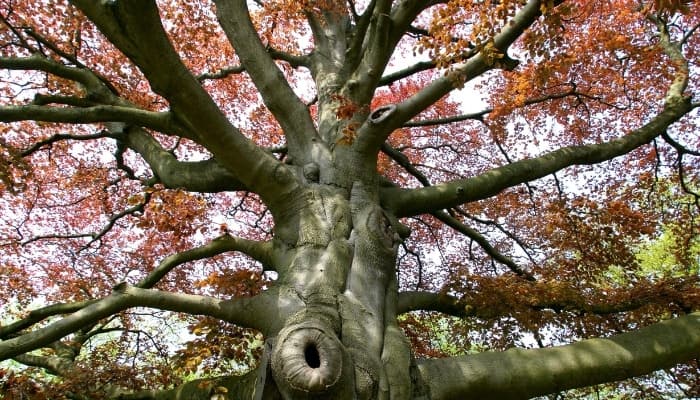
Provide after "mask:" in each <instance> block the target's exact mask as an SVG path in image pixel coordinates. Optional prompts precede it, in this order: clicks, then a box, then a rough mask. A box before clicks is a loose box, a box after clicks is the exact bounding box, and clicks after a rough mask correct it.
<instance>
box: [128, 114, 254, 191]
mask: <svg viewBox="0 0 700 400" xmlns="http://www.w3.org/2000/svg"><path fill="white" fill-rule="evenodd" d="M119 138H120V140H122V141H123V142H124V144H126V145H127V146H128V147H129V148H131V149H132V150H134V151H136V152H137V153H139V154H140V155H141V157H143V159H144V160H145V161H146V162H147V163H148V165H149V166H150V167H151V169H152V170H153V173H154V174H155V175H156V176H157V177H158V179H159V180H160V182H161V183H162V184H163V185H165V186H166V187H169V188H184V189H187V190H189V191H192V192H203V193H217V192H221V191H238V190H247V188H246V187H245V186H244V185H243V184H242V183H241V182H240V180H239V179H238V178H237V177H236V176H234V175H233V174H232V173H231V172H230V171H229V170H228V169H226V168H224V167H223V166H222V165H221V164H220V163H219V162H218V161H217V160H215V159H214V158H210V159H208V160H204V161H193V162H186V161H179V160H178V159H177V157H175V155H173V154H172V153H171V152H169V151H167V150H165V149H164V148H163V147H162V146H161V145H160V143H158V141H157V140H156V139H155V138H153V136H151V135H150V134H149V133H148V132H146V131H145V130H143V129H141V128H137V127H132V128H129V129H127V131H126V132H125V133H124V134H123V135H120V136H119Z"/></svg>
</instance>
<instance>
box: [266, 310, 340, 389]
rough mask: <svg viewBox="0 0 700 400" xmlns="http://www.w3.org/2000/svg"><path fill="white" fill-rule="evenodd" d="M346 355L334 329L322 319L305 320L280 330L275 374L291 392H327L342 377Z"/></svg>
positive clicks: (281, 385) (281, 383)
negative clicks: (325, 324) (321, 320)
mask: <svg viewBox="0 0 700 400" xmlns="http://www.w3.org/2000/svg"><path fill="white" fill-rule="evenodd" d="M345 354H346V353H345V351H344V348H343V345H342V344H341V343H340V340H338V338H337V337H336V335H335V332H333V331H332V330H331V329H329V328H327V327H325V326H324V324H322V323H321V322H320V321H313V320H312V321H304V322H302V323H299V324H294V325H290V326H287V327H286V328H284V329H282V330H281V331H280V333H279V335H278V336H277V342H276V344H275V348H274V349H273V351H272V360H271V363H272V374H273V376H274V378H275V382H276V383H277V386H278V388H279V389H280V390H281V391H282V392H283V393H284V392H287V394H288V395H292V394H302V393H307V394H308V393H318V394H320V393H324V392H328V391H330V390H332V389H337V388H335V386H336V384H338V382H339V381H340V380H341V377H342V376H343V373H344V371H343V364H344V362H345V360H344V359H345V358H346V357H345ZM345 372H346V373H347V372H348V371H345Z"/></svg>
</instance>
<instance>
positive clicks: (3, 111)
mask: <svg viewBox="0 0 700 400" xmlns="http://www.w3.org/2000/svg"><path fill="white" fill-rule="evenodd" d="M170 118H171V115H170V113H167V112H152V111H145V110H139V109H136V108H131V107H122V106H103V105H99V106H93V107H80V108H78V107H48V106H36V105H24V106H2V107H0V121H2V122H15V121H44V122H65V123H73V124H89V123H95V122H110V121H113V122H114V121H119V122H125V123H127V124H132V125H140V126H144V127H147V128H150V129H155V130H157V131H160V132H165V133H169V132H172V131H173V130H174V129H173V125H172V121H171V119H170Z"/></svg>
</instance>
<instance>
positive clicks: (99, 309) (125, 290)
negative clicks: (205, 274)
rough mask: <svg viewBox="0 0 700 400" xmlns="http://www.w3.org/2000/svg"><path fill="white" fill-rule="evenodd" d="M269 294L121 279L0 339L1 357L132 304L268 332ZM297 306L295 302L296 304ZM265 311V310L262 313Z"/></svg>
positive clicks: (34, 346)
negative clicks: (220, 294) (171, 288)
mask: <svg viewBox="0 0 700 400" xmlns="http://www.w3.org/2000/svg"><path fill="white" fill-rule="evenodd" d="M272 296H275V292H274V291H270V290H268V291H267V292H264V293H262V294H261V295H258V296H255V297H251V298H242V299H233V300H219V299H215V298H212V297H207V296H198V295H190V294H178V293H169V292H164V291H159V290H153V289H142V288H138V287H134V286H129V285H127V284H125V283H121V284H119V285H117V286H115V288H114V292H113V293H112V294H111V295H110V296H107V297H105V298H103V299H101V300H99V301H95V302H92V303H89V304H87V305H86V306H85V307H83V308H81V309H80V310H78V311H76V312H74V313H72V314H71V315H69V316H67V317H65V318H62V319H61V320H58V321H56V322H54V323H52V324H50V325H48V326H46V327H44V328H40V329H37V330H34V331H31V332H29V333H26V334H24V335H21V336H17V337H14V338H12V339H7V340H4V341H2V342H0V361H1V360H6V359H8V358H12V357H16V356H18V355H20V354H24V353H26V352H28V351H31V350H34V349H37V348H41V347H44V346H46V345H48V344H50V343H52V342H54V341H56V340H59V339H61V338H62V337H64V336H66V335H69V334H71V333H73V332H77V331H79V330H81V329H82V328H83V327H85V326H89V325H90V324H93V323H95V322H97V321H99V320H101V319H103V318H106V317H109V316H110V315H114V314H116V313H118V312H120V311H124V310H126V309H128V308H134V307H150V308H156V309H159V310H168V311H175V312H184V313H188V314H194V315H207V316H210V317H214V318H218V319H221V320H223V321H228V322H232V323H237V324H240V325H243V326H247V327H251V328H253V329H258V330H261V331H263V332H267V331H269V329H270V326H271V323H274V321H273V320H274V318H269V319H268V318H261V316H263V315H269V312H268V311H264V310H266V309H267V308H268V307H271V306H272V305H271V304H268V303H269V302H270V301H279V300H278V299H276V298H273V297H272ZM292 306H293V304H291V302H290V303H289V307H292ZM297 307H298V305H296V307H295V308H297ZM284 311H288V310H279V311H278V312H280V313H281V312H284ZM266 312H267V313H268V314H265V313H266ZM274 317H277V316H274ZM282 321H283V319H282Z"/></svg>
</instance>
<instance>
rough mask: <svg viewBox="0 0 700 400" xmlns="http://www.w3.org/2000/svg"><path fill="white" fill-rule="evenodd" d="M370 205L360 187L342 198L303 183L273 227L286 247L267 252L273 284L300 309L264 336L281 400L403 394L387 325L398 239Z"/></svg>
mask: <svg viewBox="0 0 700 400" xmlns="http://www.w3.org/2000/svg"><path fill="white" fill-rule="evenodd" d="M377 198H378V197H377V196H376V191H375V190H371V187H370V186H368V185H366V184H364V183H362V182H360V181H357V182H355V183H353V184H352V188H351V189H350V190H345V189H339V188H333V187H329V186H323V185H319V184H316V183H310V184H309V185H308V186H307V188H306V189H305V191H304V193H303V194H301V195H300V196H298V197H297V200H296V202H295V204H294V205H293V206H292V207H290V209H293V210H295V211H294V212H290V213H289V214H287V215H286V216H284V217H283V218H281V219H279V220H277V221H276V223H277V224H276V229H277V230H278V231H281V232H285V233H286V234H283V235H281V236H282V237H285V238H287V239H289V240H291V239H293V241H290V242H287V243H278V245H277V246H276V248H277V249H278V250H277V253H276V257H275V264H276V265H275V267H276V269H277V271H278V273H279V279H278V282H277V284H278V285H280V286H283V287H285V288H287V290H288V291H289V292H290V293H293V294H294V296H297V297H298V298H299V299H301V301H302V302H303V306H302V307H300V308H299V309H298V311H297V312H295V313H293V314H292V315H291V316H290V317H289V318H287V319H286V321H284V322H283V328H282V329H281V330H280V331H279V332H270V334H271V336H272V337H271V339H270V343H271V346H270V347H269V349H268V350H269V351H270V353H271V354H269V368H270V372H271V374H270V375H271V376H272V378H273V380H274V385H275V386H276V388H277V390H278V391H279V393H280V394H281V395H282V397H283V398H289V399H292V398H337V399H344V398H347V399H376V398H397V399H398V398H406V396H407V395H408V392H407V383H408V380H407V378H405V377H404V376H403V375H405V374H397V373H396V371H407V370H408V368H409V367H410V357H409V356H408V354H409V353H408V345H407V343H406V341H405V340H404V339H403V336H402V334H401V333H400V331H399V329H398V326H397V325H396V318H395V317H396V311H395V310H396V292H397V288H396V278H395V271H394V265H395V261H396V250H397V245H398V242H399V240H400V238H399V235H398V234H397V233H396V232H397V229H396V228H395V226H394V224H392V222H391V221H392V218H391V217H390V216H389V215H387V214H386V213H385V212H384V211H383V210H382V209H381V208H380V207H379V206H378V201H377V200H376V199H377ZM290 232H297V235H296V236H293V235H290V234H289V233H290ZM260 376H261V379H263V377H264V376H268V373H266V372H261V375H260Z"/></svg>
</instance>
